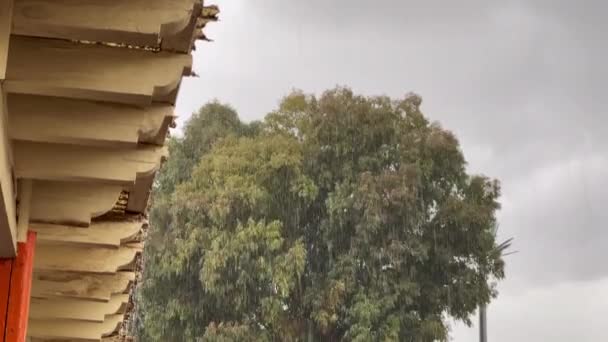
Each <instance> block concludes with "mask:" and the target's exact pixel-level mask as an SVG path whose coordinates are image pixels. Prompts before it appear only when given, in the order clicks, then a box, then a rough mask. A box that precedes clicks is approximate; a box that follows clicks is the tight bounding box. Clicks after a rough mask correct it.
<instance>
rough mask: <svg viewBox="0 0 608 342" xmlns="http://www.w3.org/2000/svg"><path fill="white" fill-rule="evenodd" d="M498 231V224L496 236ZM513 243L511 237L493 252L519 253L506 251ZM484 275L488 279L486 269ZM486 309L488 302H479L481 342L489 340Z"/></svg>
mask: <svg viewBox="0 0 608 342" xmlns="http://www.w3.org/2000/svg"><path fill="white" fill-rule="evenodd" d="M497 231H498V226H495V227H494V228H493V229H492V234H494V237H496V232H497ZM512 243H513V238H509V239H507V240H505V241H503V242H501V243H500V244H498V245H496V246H495V247H494V249H493V250H492V252H497V253H498V254H499V255H500V257H506V256H507V255H511V254H514V253H517V251H513V252H507V253H505V251H506V250H507V249H509V248H511V244H512ZM483 276H484V278H485V279H486V281H487V275H486V274H485V271H484V275H483ZM486 309H487V305H486V303H480V304H479V342H488V325H487V320H486V313H487V310H486Z"/></svg>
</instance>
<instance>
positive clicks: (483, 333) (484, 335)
mask: <svg viewBox="0 0 608 342" xmlns="http://www.w3.org/2000/svg"><path fill="white" fill-rule="evenodd" d="M487 323H488V322H487V321H486V305H485V304H483V303H482V304H480V305H479V342H488V324H487Z"/></svg>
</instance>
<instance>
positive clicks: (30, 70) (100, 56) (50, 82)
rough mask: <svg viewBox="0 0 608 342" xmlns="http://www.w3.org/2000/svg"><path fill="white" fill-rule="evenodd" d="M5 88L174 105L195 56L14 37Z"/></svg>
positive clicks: (128, 102) (136, 102)
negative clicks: (183, 77)
mask: <svg viewBox="0 0 608 342" xmlns="http://www.w3.org/2000/svg"><path fill="white" fill-rule="evenodd" d="M10 46H11V48H10V50H9V56H8V69H7V73H6V81H5V86H6V91H7V92H8V93H15V94H29V95H47V96H58V97H66V98H73V99H84V100H93V101H103V102H115V103H124V104H133V105H140V106H149V105H151V104H152V103H153V102H161V103H167V104H174V103H175V99H176V97H177V90H178V87H179V84H180V82H181V78H182V76H184V75H189V74H190V72H191V71H190V69H191V65H192V57H191V56H190V55H186V54H176V53H168V52H159V53H151V52H149V51H142V50H136V49H128V48H117V47H108V46H101V45H95V44H90V45H87V44H76V43H72V42H68V41H55V40H44V39H42V40H41V39H35V38H28V37H13V38H11V41H10Z"/></svg>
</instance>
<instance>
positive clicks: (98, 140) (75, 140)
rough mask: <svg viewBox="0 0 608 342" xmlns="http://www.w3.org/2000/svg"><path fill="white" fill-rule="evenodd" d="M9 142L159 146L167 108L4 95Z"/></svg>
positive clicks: (169, 108)
mask: <svg viewBox="0 0 608 342" xmlns="http://www.w3.org/2000/svg"><path fill="white" fill-rule="evenodd" d="M7 104H8V113H9V132H10V137H11V139H17V140H25V141H34V142H49V143H65V144H77V145H88V146H106V147H128V148H134V147H136V146H137V144H138V143H145V144H155V145H163V143H164V141H165V138H166V136H167V132H168V130H169V126H170V125H171V123H172V122H173V119H174V116H173V106H171V105H163V104H155V105H152V106H149V107H145V108H141V107H134V106H128V105H120V104H116V103H102V102H92V101H82V100H73V99H66V98H58V97H49V96H32V95H22V94H9V95H8V97H7Z"/></svg>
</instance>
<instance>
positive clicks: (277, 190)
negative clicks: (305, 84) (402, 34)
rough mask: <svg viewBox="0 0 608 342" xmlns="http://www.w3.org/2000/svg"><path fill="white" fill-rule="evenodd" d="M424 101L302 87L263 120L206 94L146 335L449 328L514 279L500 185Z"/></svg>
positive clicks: (148, 307)
mask: <svg viewBox="0 0 608 342" xmlns="http://www.w3.org/2000/svg"><path fill="white" fill-rule="evenodd" d="M420 104H421V100H420V98H419V97H418V96H415V95H408V96H406V97H404V98H403V99H400V100H394V99H390V98H388V97H363V96H358V95H355V94H353V93H352V91H350V90H349V89H346V88H336V89H333V90H330V91H327V92H325V93H324V94H323V95H322V96H320V97H319V98H317V97H315V96H312V95H306V94H303V93H301V92H294V93H293V94H291V95H289V96H287V97H286V98H284V99H283V101H282V102H281V104H280V106H279V108H278V109H277V110H276V111H274V112H272V113H270V114H269V115H268V116H267V117H266V119H265V120H264V121H263V122H261V123H255V124H250V125H246V124H243V123H241V122H240V121H239V120H238V117H237V116H236V113H235V112H234V111H233V110H232V109H230V108H229V107H227V106H224V105H221V104H219V103H211V104H209V105H207V106H205V107H203V108H202V109H201V111H200V113H199V114H198V115H196V116H194V117H193V118H192V119H191V120H190V122H189V123H188V125H187V127H186V130H185V134H184V138H182V139H175V140H172V141H171V145H170V148H171V153H172V154H171V159H170V162H169V163H168V165H166V167H165V168H164V169H163V171H162V172H161V176H160V177H159V181H158V184H157V187H156V189H155V197H154V203H153V207H152V210H151V222H152V226H153V227H154V231H153V233H152V234H151V236H150V238H149V242H148V244H147V246H146V268H145V276H144V282H143V286H142V289H141V291H140V295H141V296H140V300H139V308H140V313H139V314H140V318H141V323H140V326H139V328H140V329H139V335H140V337H141V338H142V340H143V341H197V340H202V341H250V340H251V341H253V340H255V341H264V340H267V341H303V340H315V341H325V340H346V341H416V342H418V341H421V342H426V341H437V340H439V341H445V340H447V337H448V327H447V325H446V321H445V318H446V317H447V316H450V317H453V318H456V319H459V320H462V321H464V322H466V323H470V322H469V318H470V316H471V315H472V313H473V312H474V310H475V308H476V307H477V305H478V304H480V303H487V302H489V301H490V299H491V298H492V297H493V296H494V295H496V292H495V289H494V288H492V287H491V286H490V285H489V284H488V280H487V279H488V277H490V278H496V279H500V278H502V277H504V262H503V261H502V259H501V255H500V253H497V252H496V250H497V244H496V241H495V240H494V236H495V234H494V227H495V225H496V222H495V212H496V210H498V209H499V204H498V202H497V199H498V197H499V195H500V188H499V185H498V182H497V181H495V180H491V179H488V178H486V177H483V176H474V175H468V174H467V173H466V170H465V166H466V164H465V160H464V157H463V155H462V153H461V151H460V147H459V144H458V141H457V139H456V138H455V137H454V135H453V134H452V133H451V132H449V131H446V130H444V129H442V128H441V127H440V126H439V125H438V124H435V123H430V122H429V121H427V120H426V119H425V118H424V116H423V115H422V113H421V112H420V109H419V108H420Z"/></svg>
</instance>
